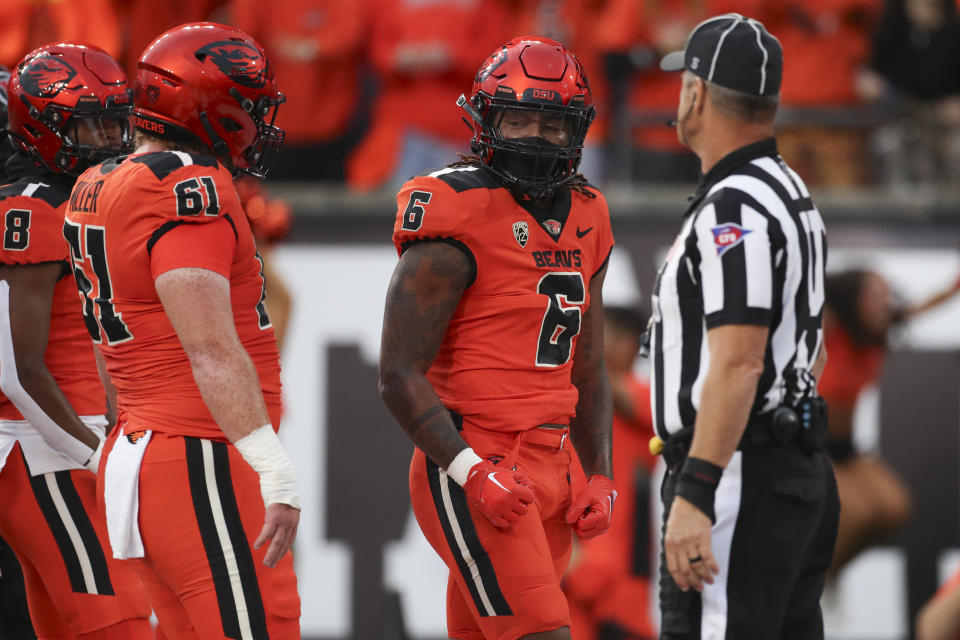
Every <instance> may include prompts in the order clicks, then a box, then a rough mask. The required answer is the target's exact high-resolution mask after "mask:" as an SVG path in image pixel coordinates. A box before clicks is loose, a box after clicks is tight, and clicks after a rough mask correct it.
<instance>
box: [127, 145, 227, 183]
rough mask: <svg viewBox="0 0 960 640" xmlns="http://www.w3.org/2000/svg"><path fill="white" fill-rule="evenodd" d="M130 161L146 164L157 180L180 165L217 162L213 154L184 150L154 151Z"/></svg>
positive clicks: (206, 164)
mask: <svg viewBox="0 0 960 640" xmlns="http://www.w3.org/2000/svg"><path fill="white" fill-rule="evenodd" d="M130 161H131V162H136V163H138V164H144V165H146V166H147V168H149V169H150V171H152V172H153V175H155V176H156V177H157V180H163V179H164V178H166V177H167V176H169V175H170V174H171V173H173V172H174V171H176V170H177V169H180V168H182V167H188V166H190V165H197V166H200V167H216V166H217V164H218V162H217V159H216V158H214V157H213V156H207V155H200V154H196V153H187V152H186V151H156V152H154V153H145V154H143V155H142V156H136V157H133V158H130Z"/></svg>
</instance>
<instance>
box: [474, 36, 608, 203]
mask: <svg viewBox="0 0 960 640" xmlns="http://www.w3.org/2000/svg"><path fill="white" fill-rule="evenodd" d="M457 104H459V105H460V106H461V107H462V108H463V109H465V110H466V111H467V113H468V114H469V116H470V119H471V122H468V124H471V126H472V128H473V139H472V140H471V142H470V146H471V149H472V150H473V152H474V153H475V154H477V156H478V157H479V158H480V160H481V161H482V162H483V163H484V164H485V165H486V166H487V168H488V169H490V170H491V171H492V172H493V173H494V174H496V175H497V176H499V178H500V179H501V180H502V181H503V182H504V184H505V186H507V187H509V188H512V189H516V190H518V191H520V192H522V193H524V194H526V195H527V196H529V197H532V198H538V197H542V196H544V195H548V194H550V193H552V192H553V191H554V190H555V189H557V187H560V186H561V185H563V184H566V183H568V182H570V181H572V180H573V179H574V178H575V177H576V175H577V167H578V166H579V165H580V159H581V157H582V154H583V140H584V138H585V137H586V135H587V129H588V128H589V127H590V123H591V122H592V121H593V118H594V115H595V111H594V108H593V105H592V100H591V95H590V83H589V82H588V81H587V76H586V73H585V72H584V70H583V66H582V65H581V64H580V61H579V60H577V58H576V56H574V55H573V53H571V52H570V51H568V50H567V49H566V48H565V47H564V46H563V45H562V44H560V43H559V42H557V41H555V40H551V39H549V38H541V37H534V36H521V37H517V38H514V39H513V40H511V41H510V42H508V43H507V44H506V45H504V46H502V47H500V48H499V49H498V50H497V51H495V52H493V54H491V55H490V57H489V58H487V60H486V62H484V64H483V66H481V67H480V70H479V71H478V72H477V76H476V78H475V80H474V83H473V92H472V94H471V96H470V99H469V100H467V99H466V97H465V96H460V99H459V100H458V101H457Z"/></svg>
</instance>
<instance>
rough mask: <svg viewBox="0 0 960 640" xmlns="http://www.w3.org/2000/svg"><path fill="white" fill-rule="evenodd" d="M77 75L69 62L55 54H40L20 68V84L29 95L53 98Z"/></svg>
mask: <svg viewBox="0 0 960 640" xmlns="http://www.w3.org/2000/svg"><path fill="white" fill-rule="evenodd" d="M76 75H77V72H76V70H75V69H74V68H73V67H71V66H70V65H69V64H67V63H66V62H64V61H63V60H60V59H59V58H55V57H53V56H38V57H36V58H34V59H33V60H30V61H29V62H28V63H27V64H25V65H24V67H23V68H22V69H21V70H20V85H21V86H22V87H23V90H24V91H25V92H26V93H27V95H31V96H33V97H35V98H52V97H54V96H56V95H57V94H58V93H60V91H62V90H63V89H65V88H66V86H67V83H68V82H70V81H71V80H72V79H73V78H74V77H75V76H76Z"/></svg>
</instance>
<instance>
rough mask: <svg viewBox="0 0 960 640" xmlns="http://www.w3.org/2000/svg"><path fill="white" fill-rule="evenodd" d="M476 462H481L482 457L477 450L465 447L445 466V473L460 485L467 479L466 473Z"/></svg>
mask: <svg viewBox="0 0 960 640" xmlns="http://www.w3.org/2000/svg"><path fill="white" fill-rule="evenodd" d="M478 462H483V458H481V457H480V456H478V455H477V452H476V451H474V450H473V449H472V448H471V447H467V448H466V449H464V450H463V451H461V452H460V453H458V454H457V455H456V457H455V458H454V459H453V460H452V461H451V462H450V465H449V466H448V467H447V475H448V476H450V477H451V478H453V479H454V480H456V482H457V484H458V485H460V486H461V487H462V486H463V485H464V484H465V483H466V481H467V474H468V473H470V469H472V468H473V465H475V464H477V463H478Z"/></svg>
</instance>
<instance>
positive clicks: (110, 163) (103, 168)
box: [98, 156, 127, 176]
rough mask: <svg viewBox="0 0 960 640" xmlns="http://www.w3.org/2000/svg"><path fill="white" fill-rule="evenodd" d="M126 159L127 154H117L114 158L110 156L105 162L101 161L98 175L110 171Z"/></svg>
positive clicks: (103, 174)
mask: <svg viewBox="0 0 960 640" xmlns="http://www.w3.org/2000/svg"><path fill="white" fill-rule="evenodd" d="M126 159H127V156H118V157H116V158H110V159H109V160H107V161H106V162H103V163H101V164H100V166H99V167H98V169H99V170H100V175H102V176H105V175H107V174H108V173H110V172H111V171H113V170H114V169H116V168H117V167H119V166H120V164H121V163H122V162H123V161H124V160H126Z"/></svg>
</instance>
